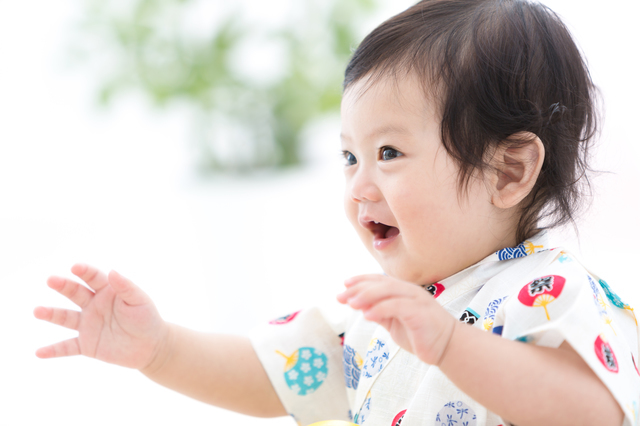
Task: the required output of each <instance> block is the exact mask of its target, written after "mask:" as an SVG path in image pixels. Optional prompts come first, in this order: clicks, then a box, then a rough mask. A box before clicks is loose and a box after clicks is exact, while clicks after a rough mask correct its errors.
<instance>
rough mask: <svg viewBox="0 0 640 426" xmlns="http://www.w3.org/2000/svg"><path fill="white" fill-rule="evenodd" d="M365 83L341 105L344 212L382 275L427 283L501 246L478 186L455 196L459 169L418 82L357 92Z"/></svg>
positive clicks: (487, 196) (383, 83)
mask: <svg viewBox="0 0 640 426" xmlns="http://www.w3.org/2000/svg"><path fill="white" fill-rule="evenodd" d="M366 80H367V79H366V78H364V79H362V80H360V81H358V82H357V83H355V84H354V85H353V86H352V87H350V88H349V89H348V90H347V91H346V93H345V95H344V97H343V100H342V134H341V138H342V149H343V150H344V153H345V168H344V172H345V176H346V191H345V209H346V213H347V217H348V218H349V220H350V221H351V224H352V225H353V227H354V228H355V229H356V231H357V233H358V235H359V236H360V238H361V239H362V242H363V243H364V245H365V246H366V247H367V249H368V250H369V251H370V252H371V254H372V255H373V256H374V257H375V258H376V260H377V261H378V263H379V264H380V265H381V266H382V268H383V270H384V271H385V273H386V274H387V275H390V276H393V277H396V278H399V279H403V280H406V281H410V282H414V283H417V284H427V283H433V282H435V281H438V280H441V279H443V278H445V277H448V276H450V275H452V274H454V273H455V272H458V271H460V270H462V269H464V268H466V267H467V266H470V265H472V264H473V263H475V262H477V261H479V260H481V259H482V258H484V257H486V256H487V255H489V254H490V253H492V252H493V251H495V250H496V249H498V248H501V247H503V246H504V235H505V232H504V230H503V229H498V228H499V227H500V226H501V225H498V223H499V222H500V220H503V218H500V217H498V216H499V215H498V213H499V212H497V209H496V208H495V207H494V206H493V205H492V204H491V193H490V189H489V187H488V186H487V185H486V184H485V182H484V181H483V180H482V179H480V178H479V177H477V176H475V177H472V179H471V181H470V183H469V192H468V195H466V194H465V195H460V196H459V192H458V167H457V165H456V164H455V162H454V161H453V160H452V159H451V158H450V156H449V155H448V154H447V152H446V150H445V149H444V147H443V146H442V142H441V139H440V119H439V117H438V116H437V115H436V110H435V108H434V106H433V105H431V103H430V102H428V101H427V100H426V99H425V96H424V91H423V89H422V87H421V86H420V85H419V84H418V82H417V81H415V80H414V78H413V77H407V78H403V79H400V78H399V79H398V81H397V83H396V82H394V81H393V80H391V79H389V78H385V79H382V80H380V81H379V82H376V83H375V84H373V85H372V86H371V87H369V88H368V89H367V90H366V91H364V92H363V91H362V90H363V88H364V87H365V85H366ZM496 236H497V237H498V238H496ZM498 240H501V241H498Z"/></svg>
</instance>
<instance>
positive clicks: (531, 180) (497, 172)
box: [490, 132, 544, 209]
mask: <svg viewBox="0 0 640 426" xmlns="http://www.w3.org/2000/svg"><path fill="white" fill-rule="evenodd" d="M543 162H544V145H542V141H540V138H539V137H538V136H536V135H535V134H533V133H530V132H520V133H516V134H513V135H511V136H509V137H508V138H507V139H506V140H505V141H504V142H503V143H502V144H501V145H500V146H498V147H497V148H496V150H495V152H494V155H493V158H492V159H491V172H490V173H491V174H490V184H491V189H492V193H493V194H492V196H491V202H492V203H493V205H495V206H496V207H498V208H501V209H508V208H511V207H514V206H516V205H518V203H520V201H522V200H524V199H525V198H526V196H527V195H529V193H530V192H531V190H532V189H533V186H534V185H535V183H536V180H538V175H539V174H540V169H541V168H542V163H543Z"/></svg>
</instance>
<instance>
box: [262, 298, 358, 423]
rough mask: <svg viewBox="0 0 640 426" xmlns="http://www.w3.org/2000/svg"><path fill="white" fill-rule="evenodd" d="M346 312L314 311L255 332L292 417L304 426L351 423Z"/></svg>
mask: <svg viewBox="0 0 640 426" xmlns="http://www.w3.org/2000/svg"><path fill="white" fill-rule="evenodd" d="M342 314H345V315H346V311H342V312H338V315H336V312H335V310H329V309H321V308H311V309H307V310H303V311H299V312H295V313H293V314H290V315H287V316H285V317H282V318H278V319H276V320H273V321H271V322H269V323H268V324H265V325H263V326H261V327H259V328H258V329H256V330H254V332H253V333H252V334H251V336H250V338H251V342H252V344H253V347H254V349H255V351H256V353H257V355H258V358H259V359H260V361H261V362H262V365H263V367H264V369H265V371H266V372H267V375H268V376H269V379H270V380H271V383H272V385H273V387H274V389H275V391H276V393H277V394H278V396H279V398H280V400H281V401H282V404H283V406H284V407H285V409H286V410H287V412H288V413H289V414H290V415H291V416H292V417H293V418H294V419H295V420H296V421H297V422H298V424H299V425H308V424H311V423H315V422H318V421H322V420H346V421H348V420H350V418H349V404H348V399H347V393H346V385H345V379H344V374H343V366H342V352H343V350H342V341H343V336H344V331H345V329H346V322H347V318H346V316H341V315H342Z"/></svg>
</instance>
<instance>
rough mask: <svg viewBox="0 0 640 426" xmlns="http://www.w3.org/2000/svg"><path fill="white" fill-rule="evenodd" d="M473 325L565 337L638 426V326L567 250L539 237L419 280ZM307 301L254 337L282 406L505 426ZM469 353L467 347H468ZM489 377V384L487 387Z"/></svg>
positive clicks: (382, 338)
mask: <svg viewBox="0 0 640 426" xmlns="http://www.w3.org/2000/svg"><path fill="white" fill-rule="evenodd" d="M425 290H426V291H429V292H430V293H431V294H432V295H433V297H435V298H436V300H437V301H438V302H439V303H440V304H441V305H442V306H443V307H444V308H445V309H446V310H447V311H448V312H450V313H451V314H452V315H454V316H455V317H457V318H459V319H460V321H463V322H466V323H467V324H469V325H470V326H472V327H477V328H480V329H483V330H485V331H486V332H487V333H495V334H498V335H501V336H502V337H503V338H506V339H511V340H517V341H520V342H522V343H523V344H531V345H539V346H547V347H558V346H560V344H561V343H562V342H564V341H567V342H568V343H569V344H570V345H571V346H572V348H573V349H574V350H575V351H576V352H577V353H578V354H579V355H580V356H581V357H582V358H583V359H584V361H585V362H586V363H587V364H588V365H589V366H590V367H591V369H592V370H593V371H594V372H595V374H596V375H597V376H598V377H599V378H600V379H601V380H602V382H603V383H604V384H605V385H606V386H607V388H608V389H609V391H610V392H611V394H612V395H613V396H614V397H615V399H616V400H617V401H618V403H619V404H620V407H621V408H622V409H623V411H624V414H625V422H624V426H638V425H639V424H640V423H639V416H640V406H639V404H640V401H639V400H640V372H639V371H638V364H637V360H638V351H639V350H638V343H639V337H638V335H639V334H638V333H639V332H638V324H637V320H636V317H635V313H634V311H633V308H632V307H631V306H630V305H628V304H626V303H625V302H623V301H622V300H621V299H620V297H618V296H617V295H616V293H615V292H614V291H613V290H612V289H611V287H610V286H609V285H608V284H607V283H606V282H605V281H603V280H602V279H600V278H599V277H598V276H596V275H595V274H593V273H592V272H590V271H588V270H587V269H585V268H584V267H583V266H582V265H581V264H580V263H579V262H578V261H577V260H576V259H575V257H573V256H572V255H571V254H570V253H568V252H567V251H564V250H562V249H560V248H552V249H550V248H548V245H547V241H546V235H545V234H544V233H541V234H538V235H537V236H536V237H534V238H532V239H531V240H529V241H525V242H524V243H522V244H519V245H518V246H517V247H512V248H506V249H503V250H500V251H498V252H496V253H494V254H492V255H490V256H488V257H487V258H485V259H483V260H482V261H480V262H478V263H476V264H475V265H473V266H470V267H469V268H467V269H465V270H463V271H461V272H458V273H457V274H455V275H453V276H451V277H449V278H446V279H444V280H442V281H440V282H438V283H435V284H432V285H429V286H427V287H426V288H425ZM344 312H345V314H344V315H340V316H338V317H336V315H332V314H330V313H329V311H327V310H326V309H325V310H323V309H320V308H313V309H308V310H304V311H300V312H296V313H294V314H291V315H287V316H285V317H282V318H279V319H277V320H274V321H271V323H269V324H268V325H265V326H263V327H261V328H260V329H259V330H256V332H255V333H254V335H253V336H252V343H253V346H254V348H255V350H256V353H257V354H258V357H259V358H260V360H261V362H262V364H263V366H264V368H265V370H266V371H267V374H268V375H269V378H270V380H271V382H272V384H273V386H274V388H275V390H276V392H277V394H278V395H279V397H280V399H281V401H282V403H283V405H284V407H285V408H286V409H287V410H288V412H289V413H290V414H291V416H292V417H293V418H294V419H295V420H296V421H297V422H298V424H299V425H308V424H311V423H314V422H318V421H322V420H347V421H352V422H354V423H356V424H362V425H366V426H399V425H402V426H427V425H428V426H484V425H487V426H498V425H506V424H507V423H506V422H505V421H503V420H502V419H501V418H500V417H499V416H498V415H496V414H495V413H492V412H490V411H488V410H487V409H486V408H485V407H483V406H482V405H480V404H479V403H477V402H476V401H474V400H473V399H472V398H471V397H469V396H468V395H466V394H464V393H463V392H462V391H461V390H459V389H458V388H457V387H456V386H455V385H454V384H453V383H452V382H451V381H450V380H449V379H448V378H447V377H446V376H445V375H444V374H443V373H442V372H441V371H440V370H439V369H438V367H436V366H431V365H428V364H425V363H424V362H422V361H420V360H419V359H418V358H417V357H416V356H414V355H413V354H411V353H409V352H406V351H405V350H403V349H401V348H400V347H399V346H398V345H397V344H396V343H395V342H394V341H393V340H392V339H391V337H390V335H389V333H388V332H387V331H386V330H385V329H384V328H383V327H381V326H379V325H378V324H376V323H373V322H370V321H367V320H365V319H364V318H363V316H362V313H361V312H360V311H354V310H351V309H349V308H346V307H345V308H344ZM468 354H469V357H473V356H474V348H472V347H470V348H469V349H468ZM491 386H492V384H491V383H487V387H491Z"/></svg>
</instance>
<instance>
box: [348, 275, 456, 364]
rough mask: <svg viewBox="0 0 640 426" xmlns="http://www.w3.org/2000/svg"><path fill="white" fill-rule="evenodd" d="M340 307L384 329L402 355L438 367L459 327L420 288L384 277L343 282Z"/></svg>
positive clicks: (369, 277) (367, 276) (361, 277)
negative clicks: (343, 287) (349, 308)
mask: <svg viewBox="0 0 640 426" xmlns="http://www.w3.org/2000/svg"><path fill="white" fill-rule="evenodd" d="M344 284H345V286H346V287H347V290H346V291H345V292H343V293H340V294H339V295H338V301H339V302H340V303H344V304H348V305H349V306H351V307H352V308H353V309H359V310H361V311H362V312H363V314H364V317H365V319H367V320H369V321H374V322H377V323H378V324H380V325H381V326H383V327H384V328H386V329H387V330H388V331H389V333H390V334H391V338H392V339H393V340H394V341H395V342H396V343H397V344H398V345H400V347H401V348H403V349H404V350H406V351H409V352H411V353H413V354H414V355H416V356H417V357H418V358H420V359H421V360H422V361H424V362H426V363H427V364H431V365H439V364H440V362H441V361H442V358H443V355H444V353H445V351H446V348H447V345H448V344H449V341H450V340H451V336H452V335H453V333H454V330H455V329H456V327H458V326H459V325H460V323H459V322H458V321H456V320H455V318H453V317H452V316H451V315H450V314H449V313H448V312H447V311H445V310H444V308H443V307H442V306H440V304H438V302H436V300H435V299H434V298H433V296H432V295H431V294H429V293H428V292H427V291H426V290H425V289H424V288H422V287H420V286H418V285H415V284H412V283H409V282H406V281H401V280H398V279H395V278H391V277H387V276H384V275H377V274H369V275H359V276H356V277H353V278H349V279H348V280H346V281H345V283H344Z"/></svg>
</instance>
